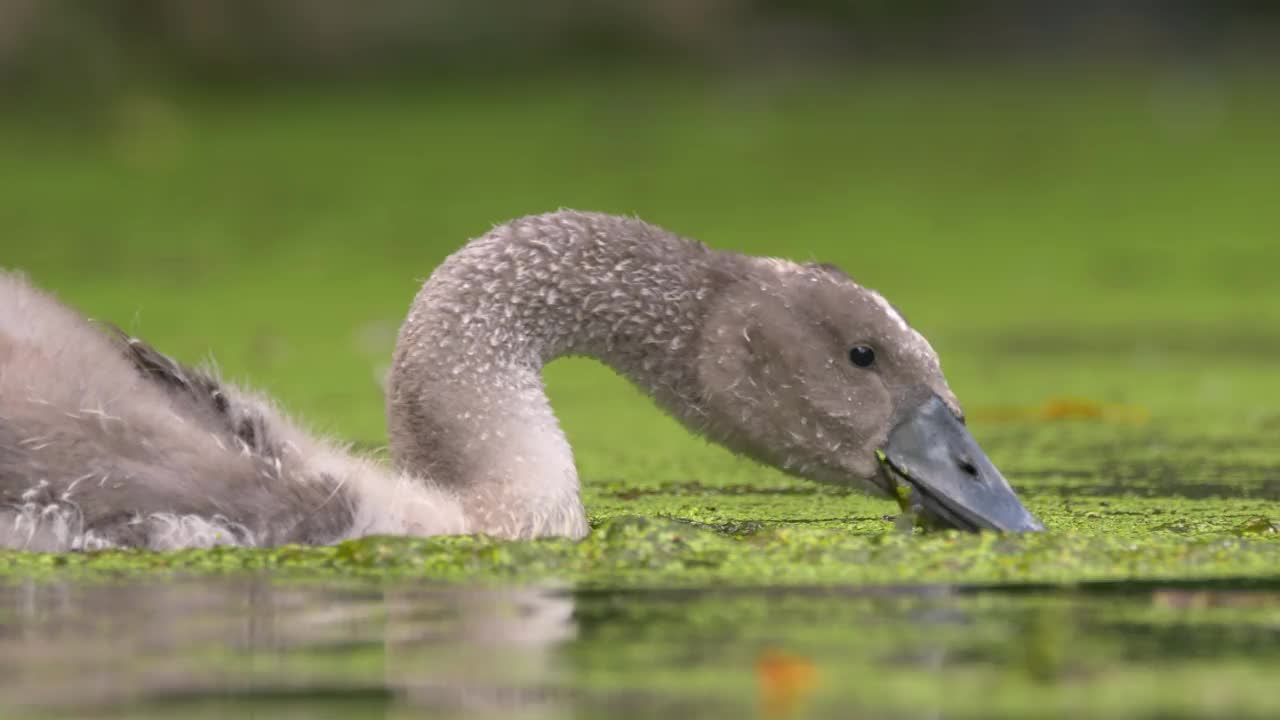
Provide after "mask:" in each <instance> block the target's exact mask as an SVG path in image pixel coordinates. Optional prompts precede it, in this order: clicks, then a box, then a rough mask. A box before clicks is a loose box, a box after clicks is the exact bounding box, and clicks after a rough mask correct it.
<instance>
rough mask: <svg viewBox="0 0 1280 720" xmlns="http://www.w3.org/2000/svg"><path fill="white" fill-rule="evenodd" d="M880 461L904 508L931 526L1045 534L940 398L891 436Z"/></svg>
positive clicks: (932, 398) (930, 401)
mask: <svg viewBox="0 0 1280 720" xmlns="http://www.w3.org/2000/svg"><path fill="white" fill-rule="evenodd" d="M881 460H882V464H883V465H884V466H885V468H884V470H885V472H886V474H888V475H889V478H890V480H891V481H893V482H894V483H895V484H896V486H897V487H898V490H899V493H898V498H899V502H900V503H901V504H902V505H903V508H904V509H906V508H907V506H908V505H910V506H913V507H915V508H916V509H917V510H918V511H920V512H921V513H923V515H924V516H925V519H926V520H928V521H931V522H932V524H936V525H941V526H943V527H951V528H958V529H961V530H970V531H978V530H999V531H1004V532H1034V531H1039V530H1044V525H1041V524H1040V521H1039V520H1036V518H1035V516H1034V515H1032V514H1031V513H1030V512H1028V511H1027V509H1026V508H1025V507H1023V506H1022V503H1021V502H1020V501H1019V500H1018V496H1017V495H1015V494H1014V492H1013V488H1011V487H1009V482H1008V481H1007V480H1005V479H1004V476H1003V475H1001V474H1000V471H999V470H996V466H995V465H992V464H991V461H990V460H989V459H987V454H986V453H984V452H982V448H980V447H978V441H976V440H974V439H973V436H972V435H970V434H969V430H968V429H967V428H965V426H964V425H963V424H962V423H961V422H960V419H959V418H957V417H956V416H955V413H953V412H952V411H951V408H949V407H948V406H947V404H946V403H944V402H943V401H942V399H941V398H939V397H938V396H937V395H931V396H930V398H929V399H928V400H926V401H925V402H924V404H922V405H920V406H919V407H917V408H916V409H915V410H914V411H913V412H912V413H911V414H910V415H909V416H907V418H906V419H905V420H903V421H902V422H901V423H899V424H898V426H897V427H895V428H894V429H893V430H892V431H891V432H890V433H889V444H888V445H887V446H886V447H885V450H884V453H883V455H882V457H881Z"/></svg>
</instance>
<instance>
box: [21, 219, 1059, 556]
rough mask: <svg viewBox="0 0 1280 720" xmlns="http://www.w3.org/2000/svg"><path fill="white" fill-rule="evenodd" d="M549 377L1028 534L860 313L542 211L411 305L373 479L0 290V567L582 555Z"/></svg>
mask: <svg viewBox="0 0 1280 720" xmlns="http://www.w3.org/2000/svg"><path fill="white" fill-rule="evenodd" d="M565 355H586V356H590V357H594V358H597V359H599V360H601V361H602V362H604V363H606V364H608V365H610V366H612V367H613V368H614V369H616V370H617V371H618V372H620V373H621V374H623V375H625V376H626V377H627V378H629V379H630V380H631V381H633V382H634V383H636V384H637V385H638V386H640V387H641V388H642V389H644V390H645V391H646V392H648V393H649V394H650V395H651V396H653V397H654V399H655V400H656V401H657V402H658V403H659V404H660V405H661V406H662V407H664V408H665V409H666V410H667V411H669V412H670V413H671V414H672V415H674V416H675V417H676V418H678V419H679V420H680V421H681V422H683V423H684V424H685V425H686V426H688V427H689V428H691V429H692V430H694V431H696V432H700V433H703V434H705V435H706V436H708V437H709V438H711V439H714V440H716V441H718V442H720V443H722V444H724V445H726V446H727V447H729V448H731V449H733V450H734V451H736V452H739V453H742V454H745V455H748V456H750V457H752V458H755V459H757V460H760V461H761V462H765V463H768V464H771V465H775V466H777V467H780V468H782V469H784V470H787V471H789V472H791V473H793V474H796V475H800V476H802V477H807V478H811V479H815V480H820V481H825V482H834V483H841V484H845V485H852V486H858V487H862V488H864V489H868V490H871V491H873V492H877V493H881V494H889V495H890V496H893V497H897V498H899V499H900V501H902V502H904V504H905V503H910V504H911V505H912V506H913V507H914V508H915V509H916V510H918V511H920V512H922V513H923V514H924V515H925V516H926V517H927V518H929V519H931V520H932V521H933V522H935V523H936V524H940V525H944V526H951V527H960V528H965V529H980V528H990V529H998V530H1010V531H1022V530H1038V529H1041V526H1040V525H1039V523H1038V522H1037V521H1036V520H1035V518H1033V517H1032V516H1031V515H1030V514H1029V513H1028V512H1027V511H1026V510H1025V509H1024V508H1023V507H1022V505H1021V504H1020V503H1019V502H1018V500H1017V499H1016V497H1015V496H1014V493H1013V491H1012V490H1011V489H1010V487H1009V485H1008V483H1007V482H1006V481H1005V480H1004V478H1003V477H1001V476H1000V474H999V472H998V471H996V469H995V467H994V466H992V465H991V463H990V461H989V460H988V459H987V458H986V456H985V455H984V454H983V453H982V451H981V449H980V448H979V447H978V445H977V444H976V442H974V440H973V438H972V437H971V436H970V435H969V434H968V432H967V431H966V430H965V429H964V426H963V424H962V420H961V416H960V410H959V405H958V403H957V402H956V399H955V397H954V395H953V394H952V393H951V391H950V389H948V387H947V384H946V381H945V379H944V378H943V376H942V372H941V370H940V369H939V366H938V359H937V356H936V355H935V353H934V351H933V349H932V348H931V347H930V346H929V344H928V342H926V341H925V339H924V338H923V337H922V336H921V335H920V334H919V333H917V332H915V331H914V330H912V329H911V328H910V326H909V325H908V324H907V322H906V321H905V320H904V319H903V318H902V316H901V315H900V314H899V313H898V312H897V311H896V310H894V309H893V307H892V306H890V305H889V303H888V302H886V301H885V300H884V298H882V297H881V296H880V295H878V294H877V293H875V292H874V291H872V290H869V289H866V288H863V287H861V286H859V285H858V284H856V283H855V282H853V281H852V280H851V279H850V278H849V277H848V276H846V275H844V274H843V273H842V272H840V271H839V270H837V269H835V268H833V267H830V266H825V265H811V264H796V263H792V262H788V261H785V260H777V259H770V258H755V257H749V256H744V255H738V254H735V253H729V252H719V251H715V250H711V249H709V248H707V247H705V246H703V245H701V244H699V243H697V242H695V241H692V240H688V239H685V238H681V237H679V236H676V235H673V234H671V233H668V232H666V231H664V230H661V229H659V228H657V227H654V226H652V225H648V224H645V223H643V222H641V221H639V220H635V219H630V218H622V217H614V216H609V215H601V214H593V213H580V212H572V211H560V212H555V213H549V214H545V215H538V216H531V217H526V218H522V219H519V220H515V221H513V222H510V223H507V224H505V225H501V226H499V227H497V228H495V229H494V230H492V231H491V232H489V233H488V234H487V235H484V236H483V237H480V238H478V239H476V240H473V241H472V242H471V243H469V244H468V245H466V246H465V247H464V248H462V249H461V250H459V251H458V252H456V253H455V254H454V255H452V256H450V257H449V258H448V259H447V260H446V261H445V262H444V263H443V264H442V265H441V266H440V267H439V268H437V269H436V271H435V272H434V273H433V274H432V276H431V278H430V279H429V280H428V281H427V282H426V284H425V285H424V286H423V288H422V290H421V292H419V294H418V297H417V298H416V299H415V300H414V303H413V306H412V308H411V309H410V312H409V316H408V319H407V320H406V321H405V324H404V326H403V328H402V329H401V332H400V338H399V342H398V345H397V348H396V351H395V361H394V365H393V367H392V370H391V374H390V378H389V385H388V397H387V416H388V424H389V427H390V444H391V454H392V458H393V460H394V464H395V467H396V470H394V471H393V470H389V469H386V468H384V467H382V466H381V465H379V464H377V463H374V462H372V461H370V460H367V459H364V458H361V457H357V456H354V455H352V454H350V453H348V452H346V451H344V450H343V449H340V448H338V447H336V446H334V445H332V444H330V443H327V442H325V441H323V440H319V439H317V438H315V437H313V436H311V435H308V434H307V433H305V432H303V431H302V430H300V429H299V428H298V427H297V426H296V425H295V424H294V423H292V422H291V421H290V420H289V419H288V418H286V417H285V416H284V415H283V414H282V413H280V412H279V411H278V410H277V409H275V407H274V406H273V405H271V404H270V403H268V402H266V401H265V400H263V399H261V398H259V397H257V396H254V395H252V394H249V393H246V392H245V391H243V390H240V389H238V388H235V387H233V386H231V385H228V384H226V383H223V382H221V381H219V380H217V379H215V378H214V377H212V376H210V375H207V374H205V373H202V372H197V371H193V370H191V369H189V368H186V367H183V366H181V365H178V364H176V363H174V362H173V361H171V360H169V359H168V358H166V357H165V356H163V355H160V354H159V353H157V352H155V351H154V350H152V349H151V348H150V347H149V346H147V345H145V344H144V343H142V342H141V341H139V340H136V339H132V338H127V337H125V336H123V335H120V334H118V333H117V334H114V335H113V334H111V333H107V332H102V330H101V329H100V328H97V327H94V326H92V325H91V324H89V323H88V322H86V321H85V320H83V319H82V318H81V317H80V316H79V315H77V314H76V313H74V312H73V311H71V310H69V309H68V308H66V307H65V306H63V305H60V304H58V303H57V302H56V301H55V300H53V299H52V298H51V297H49V296H48V295H46V294H44V293H42V292H40V291H38V290H36V289H35V288H33V287H31V286H30V285H29V284H27V283H26V282H25V281H24V280H23V279H22V278H21V277H19V276H16V275H12V274H3V273H0V546H7V547H18V548H27V549H33V550H67V549H95V548H105V547H120V546H134V547H147V548H153V549H171V548H179V547H194V546H208V545H214V544H240V545H260V546H266V545H275V544H281V543H290V542H292V543H310V544H321V543H331V542H336V541H339V540H343V539H346V538H351V537H358V536H362V535H368V534H378V533H390V534H413V535H432V534H455V533H485V534H490V535H495V536H499V537H506V538H533V537H541V536H549V535H563V536H569V537H575V538H576V537H582V536H584V535H586V533H587V531H588V527H587V522H586V516H585V513H584V511H583V507H582V503H581V501H580V500H579V497H578V477H577V472H576V470H575V468H574V464H573V455H572V453H571V451H570V449H569V445H568V443H567V442H566V440H565V437H564V434H563V433H562V432H561V430H560V427H559V424H558V423H557V422H556V418H555V415H554V414H553V413H552V411H551V407H550V405H549V404H548V402H547V398H546V395H545V393H544V392H543V387H542V381H541V368H542V366H543V365H544V364H546V363H547V362H550V361H551V360H553V359H555V358H557V357H562V356H565Z"/></svg>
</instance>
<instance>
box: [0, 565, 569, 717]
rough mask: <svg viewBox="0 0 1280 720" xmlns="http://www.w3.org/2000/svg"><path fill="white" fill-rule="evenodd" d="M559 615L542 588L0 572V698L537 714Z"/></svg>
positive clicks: (66, 704) (562, 616) (17, 703)
mask: <svg viewBox="0 0 1280 720" xmlns="http://www.w3.org/2000/svg"><path fill="white" fill-rule="evenodd" d="M572 616H573V599H572V597H571V596H569V595H566V594H562V593H557V592H554V591H552V590H545V589H508V590H464V589H431V588H395V589H385V590H384V589H380V588H378V587H369V586H358V585H352V586H346V587H344V586H341V585H339V586H336V587H335V586H334V585H333V584H325V585H320V584H308V583H296V582H295V583H289V582H280V581H273V580H271V579H269V578H266V577H256V578H238V579H225V580H209V579H202V580H199V581H195V580H189V581H178V582H147V583H120V584H93V585H80V584H76V583H73V582H54V583H38V582H23V583H20V584H16V585H11V586H0V698H3V705H4V706H6V707H9V708H19V707H24V708H28V709H30V708H39V707H44V708H59V709H63V710H67V711H70V710H76V709H78V711H79V712H84V711H87V710H88V709H91V708H93V709H99V710H101V709H104V708H109V707H112V706H115V707H124V706H128V705H134V704H136V703H139V702H142V701H145V700H149V699H150V700H154V699H158V698H162V699H168V700H170V701H172V700H174V699H184V698H185V699H188V700H190V699H201V698H204V699H210V698H219V697H221V698H226V697H233V696H236V695H239V696H242V697H246V698H258V699H260V700H261V699H265V698H271V697H277V698H278V697H281V696H282V695H295V696H297V697H298V698H305V697H307V696H308V695H316V694H321V695H325V696H333V697H346V698H352V697H357V698H358V697H363V698H366V699H374V700H379V701H380V702H381V704H384V705H387V706H388V707H393V706H394V705H395V704H397V703H404V702H406V701H407V702H408V703H410V704H413V705H416V706H430V707H436V708H439V709H445V710H453V711H458V712H463V713H466V714H476V713H481V714H489V713H493V714H499V713H500V714H501V715H502V716H504V717H512V716H513V715H512V713H513V712H515V711H517V710H521V711H530V712H532V715H529V716H535V717H536V716H538V715H539V714H541V713H542V712H543V711H545V710H547V709H548V708H549V707H550V701H551V700H552V699H554V694H553V693H551V692H549V690H548V683H550V682H552V681H553V680H554V679H555V676H556V669H555V664H554V657H553V655H552V653H553V650H554V649H555V647H556V646H557V645H558V644H560V643H561V642H563V641H565V640H567V639H570V638H572V637H573V635H574V626H573V620H572ZM518 716H521V717H523V716H526V713H524V712H522V713H520V714H519V715H518Z"/></svg>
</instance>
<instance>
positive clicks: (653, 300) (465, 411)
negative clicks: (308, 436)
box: [387, 212, 736, 537]
mask: <svg viewBox="0 0 1280 720" xmlns="http://www.w3.org/2000/svg"><path fill="white" fill-rule="evenodd" d="M735 258H736V256H732V255H728V254H721V253H716V252H715V251H712V250H709V249H707V248H706V247H704V246H702V245H700V244H698V243H696V242H694V241H691V240H687V239H684V238H680V237H678V236H675V235H672V234H670V233H667V232H665V231H663V230H660V229H658V228H656V227H653V226H651V225H647V224H645V223H642V222H640V221H638V220H630V219H624V218H617V217H612V216H605V215H596V214H589V213H574V212H559V213H553V214H550V215H542V216H536V217H530V218H524V219H521V220H517V221H515V222H513V223H510V224H507V225H503V226H500V227H498V228H495V229H494V230H493V231H492V232H490V233H489V234H487V235H485V236H483V237H481V238H479V239H476V240H474V241H472V242H471V243H469V244H468V245H467V246H465V247H464V248H462V249H461V250H459V251H458V252H457V253H455V254H454V255H452V256H450V257H449V258H448V259H447V260H446V261H445V262H444V263H443V264H442V265H441V266H440V267H439V268H438V269H437V270H436V272H435V273H433V274H432V276H431V279H430V280H428V281H427V283H426V284H425V285H424V286H423V288H422V290H421V292H419V294H418V296H417V298H416V299H415V300H414V303H413V307H412V309H411V311H410V313H409V317H408V319H407V320H406V322H405V324H404V326H403V328H401V331H400V338H399V343H398V345H397V349H396V354H395V359H394V363H393V366H392V370H391V375H390V378H389V382H388V399H387V408H388V425H389V429H390V440H391V452H392V456H393V458H394V460H395V462H396V463H397V464H398V465H399V466H400V467H401V468H402V469H404V470H406V471H409V472H411V473H413V474H415V475H419V476H422V477H425V478H428V479H430V480H431V481H434V482H436V483H439V484H441V485H444V486H448V487H452V488H454V489H455V491H456V492H457V493H458V494H459V497H460V499H461V500H462V503H463V506H464V508H465V510H466V512H467V515H468V520H469V522H470V525H471V529H472V530H473V531H474V532H483V533H490V534H494V535H501V536H506V537H534V536H538V535H545V534H551V533H555V534H567V535H571V536H581V535H584V534H585V533H586V531H587V526H586V520H585V516H584V513H583V510H582V504H581V501H580V500H579V498H578V477H577V472H576V470H575V468H574V463H573V456H572V453H571V451H570V449H569V445H568V443H567V442H566V440H565V437H564V434H563V433H562V432H561V430H560V426H559V423H558V422H557V421H556V418H555V416H554V415H553V414H552V411H551V407H550V405H549V404H548V402H547V397H546V394H545V393H544V392H543V386H542V378H541V370H542V366H543V365H544V364H546V363H548V362H550V361H551V360H553V359H555V358H557V357H561V356H564V355H585V356H589V357H594V358H596V359H599V360H601V361H603V362H605V363H606V364H608V365H610V366H612V367H613V368H614V369H615V370H617V371H618V372H619V373H621V374H623V375H625V376H626V377H628V378H629V379H630V380H632V381H633V382H634V383H636V384H637V385H639V386H640V387H641V388H642V389H644V390H646V391H647V392H649V393H650V394H651V395H653V396H654V397H655V399H657V400H658V402H659V403H660V404H662V405H663V406H665V407H666V408H667V409H668V410H670V411H672V412H673V413H674V414H676V415H677V416H678V417H680V418H681V419H683V420H685V421H686V422H688V423H691V424H694V425H696V424H698V420H697V415H698V413H699V412H700V408H699V403H698V392H697V378H696V377H695V374H696V365H697V363H696V362H695V359H694V354H695V353H696V352H697V347H698V344H699V343H698V341H699V332H700V329H701V326H702V320H703V319H704V317H705V316H706V314H707V305H708V304H709V303H710V302H711V301H712V299H713V298H714V296H715V295H716V294H717V291H718V290H719V289H720V288H721V287H723V286H724V284H725V283H726V282H728V280H729V278H730V277H731V273H730V272H729V271H728V270H727V269H726V265H732V264H733V261H734V259H735Z"/></svg>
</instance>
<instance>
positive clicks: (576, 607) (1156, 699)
mask: <svg viewBox="0 0 1280 720" xmlns="http://www.w3.org/2000/svg"><path fill="white" fill-rule="evenodd" d="M1278 675H1280V594H1278V593H1277V587H1275V586H1274V585H1267V586H1265V587H1258V588H1255V589H1252V590H1250V589H1241V588H1239V587H1228V588H1222V589H1215V588H1214V587H1210V586H1191V587H1182V588H1176V587H1160V586H1155V585H1146V586H1124V585H1108V586H1095V587H1092V588H1089V587H1084V588H1079V587H1077V588H1075V589H1059V590H1055V589H1053V588H1047V587H1045V588H1039V589H1024V590H1022V591H1018V590H1016V589H1014V588H1007V589H1004V590H1000V589H987V590H976V589H973V590H966V589H964V588H938V587H935V588H928V587H910V588H900V589H894V588H809V589H805V588H790V589H754V590H752V589H732V588H720V589H687V590H667V591H607V592H592V591H579V592H568V591H565V590H562V589H557V588H521V589H511V588H507V589H503V588H485V589H478V588H456V587H454V588H450V587H430V586H421V585H409V584H401V585H377V584H358V583H354V582H352V583H342V582H335V581H332V580H328V581H323V582H321V581H315V580H312V581H300V580H292V581H290V580H284V579H277V578H271V577H267V576H262V577H234V578H233V577H224V578H200V579H190V580H185V581H170V582H160V581H146V582H139V581H127V582H126V581H121V582H119V583H117V584H81V583H75V582H19V583H16V584H10V585H3V586H0V717H8V716H10V715H12V714H13V711H15V710H18V709H20V708H21V709H27V710H37V711H39V712H40V713H41V716H42V717H48V716H50V715H54V716H57V715H58V714H62V715H64V716H67V717H77V718H79V717H87V716H97V717H128V718H161V717H166V718H167V717H175V716H177V717H182V718H183V720H201V719H202V718H224V717H233V716H234V717H242V716H244V717H264V718H267V717H269V718H272V719H273V720H275V719H276V718H290V717H298V718H317V717H328V718H356V717H361V718H364V717H380V718H394V719H396V720H399V719H400V718H416V717H423V716H430V717H440V716H451V717H501V718H512V717H514V718H542V717H564V716H569V715H582V716H586V717H597V716H607V717H611V718H615V717H655V716H657V717H672V718H675V717H726V718H735V719H737V718H743V717H746V718H751V717H760V718H779V719H790V718H805V717H842V718H844V717H857V718H979V717H981V718H986V717H1025V716H1028V715H1035V716H1038V717H1170V716H1202V715H1212V716H1219V717H1233V718H1234V717H1280V694H1277V693H1276V692H1275V691H1274V678H1275V677H1277V676H1278Z"/></svg>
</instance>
